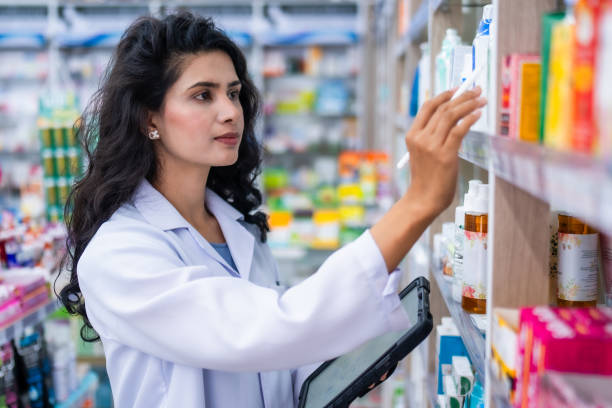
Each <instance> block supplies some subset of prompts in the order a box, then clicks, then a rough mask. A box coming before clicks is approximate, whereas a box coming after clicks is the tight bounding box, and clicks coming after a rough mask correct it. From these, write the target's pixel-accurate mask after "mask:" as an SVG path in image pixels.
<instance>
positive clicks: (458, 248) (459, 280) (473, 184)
mask: <svg viewBox="0 0 612 408" xmlns="http://www.w3.org/2000/svg"><path fill="white" fill-rule="evenodd" d="M480 184H482V182H481V181H480V180H470V181H469V183H468V192H467V193H465V195H464V199H463V205H462V206H459V207H457V208H456V209H455V262H454V267H453V271H454V276H453V290H452V294H453V299H454V300H455V302H458V303H461V291H462V289H463V245H464V244H463V243H464V240H465V237H464V235H465V211H466V209H468V208H472V207H473V201H474V198H475V197H476V190H477V188H478V185H480Z"/></svg>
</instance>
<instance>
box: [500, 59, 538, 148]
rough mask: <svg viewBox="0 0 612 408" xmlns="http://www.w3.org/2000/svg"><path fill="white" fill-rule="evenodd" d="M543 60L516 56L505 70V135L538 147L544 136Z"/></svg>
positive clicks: (503, 114) (503, 83)
mask: <svg viewBox="0 0 612 408" xmlns="http://www.w3.org/2000/svg"><path fill="white" fill-rule="evenodd" d="M540 69H541V64H540V57H539V56H538V55H523V54H512V55H508V56H507V57H506V58H505V59H504V65H503V68H502V109H501V134H502V136H509V137H511V138H513V139H520V140H524V141H527V142H533V143H538V142H539V140H540V138H539V132H540V125H539V123H540V122H539V121H540V91H541V89H540Z"/></svg>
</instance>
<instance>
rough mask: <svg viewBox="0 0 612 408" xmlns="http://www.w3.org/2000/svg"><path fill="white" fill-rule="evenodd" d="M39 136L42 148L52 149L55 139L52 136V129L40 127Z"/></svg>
mask: <svg viewBox="0 0 612 408" xmlns="http://www.w3.org/2000/svg"><path fill="white" fill-rule="evenodd" d="M38 136H39V137H40V147H41V149H51V148H52V147H53V139H52V138H51V129H49V128H42V129H38Z"/></svg>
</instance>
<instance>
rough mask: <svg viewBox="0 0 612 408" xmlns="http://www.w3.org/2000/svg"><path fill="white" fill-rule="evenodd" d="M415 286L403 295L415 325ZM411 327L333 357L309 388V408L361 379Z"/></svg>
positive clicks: (416, 296)
mask: <svg viewBox="0 0 612 408" xmlns="http://www.w3.org/2000/svg"><path fill="white" fill-rule="evenodd" d="M418 292H419V291H418V289H417V287H415V288H414V289H412V290H411V291H410V292H408V293H407V294H406V295H405V296H404V297H403V298H402V305H403V306H404V308H405V309H406V311H407V312H408V316H409V317H410V321H411V322H413V324H415V323H417V322H418V312H419V299H418ZM408 331H410V329H408V330H401V331H395V332H390V333H387V334H383V335H382V336H379V337H376V338H374V339H373V340H370V341H368V342H367V343H365V344H363V345H362V346H360V347H359V348H357V349H355V350H353V351H351V352H350V353H348V354H344V355H342V356H340V357H338V358H337V359H336V360H334V361H333V362H332V363H331V364H330V365H329V366H328V367H327V368H326V369H325V370H324V371H323V372H321V373H320V374H319V375H318V376H317V377H316V378H314V379H313V380H312V381H311V382H310V385H309V387H308V393H307V395H306V401H305V405H304V406H305V407H306V408H322V407H324V406H325V405H327V404H328V403H329V402H330V401H332V400H333V399H334V397H335V396H337V395H338V394H340V393H341V392H342V391H343V390H344V389H345V388H347V387H348V386H349V385H351V384H352V383H353V381H355V380H356V379H357V378H359V377H360V376H361V375H362V374H363V373H365V372H366V371H367V369H368V368H369V367H370V366H372V364H374V363H375V362H376V361H377V360H378V359H379V358H380V356H382V355H383V354H384V353H385V352H386V351H387V350H389V349H390V348H391V347H392V346H393V345H394V344H395V343H396V342H397V341H398V340H399V339H400V338H401V337H402V336H403V335H404V334H406V333H407V332H408Z"/></svg>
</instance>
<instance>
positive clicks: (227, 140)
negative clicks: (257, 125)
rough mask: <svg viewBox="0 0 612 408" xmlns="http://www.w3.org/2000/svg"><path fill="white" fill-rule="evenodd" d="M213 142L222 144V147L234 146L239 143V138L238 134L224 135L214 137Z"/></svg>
mask: <svg viewBox="0 0 612 408" xmlns="http://www.w3.org/2000/svg"><path fill="white" fill-rule="evenodd" d="M215 140H216V141H217V142H220V143H223V144H224V145H228V146H236V145H237V144H238V142H239V141H240V138H239V137H238V133H226V134H224V135H221V136H218V137H215Z"/></svg>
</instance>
